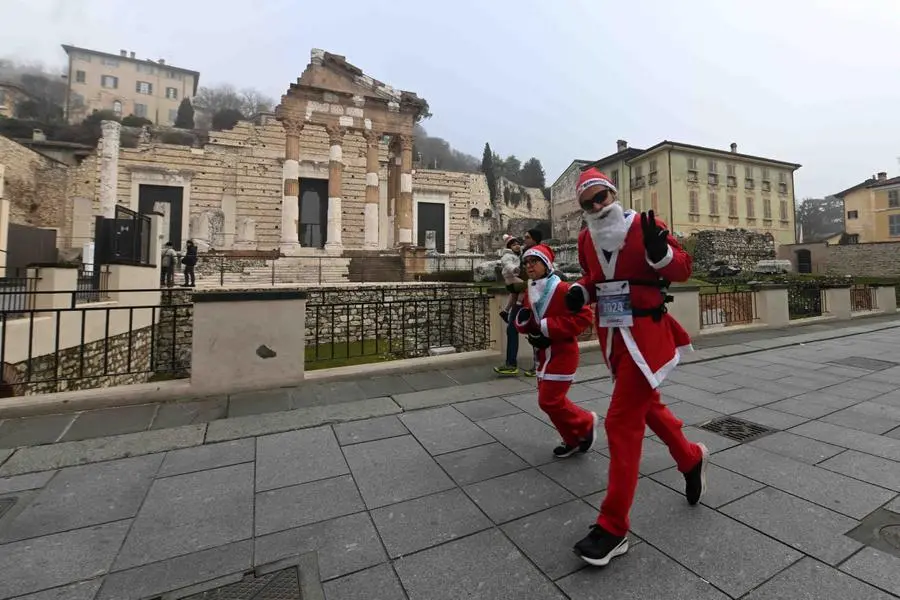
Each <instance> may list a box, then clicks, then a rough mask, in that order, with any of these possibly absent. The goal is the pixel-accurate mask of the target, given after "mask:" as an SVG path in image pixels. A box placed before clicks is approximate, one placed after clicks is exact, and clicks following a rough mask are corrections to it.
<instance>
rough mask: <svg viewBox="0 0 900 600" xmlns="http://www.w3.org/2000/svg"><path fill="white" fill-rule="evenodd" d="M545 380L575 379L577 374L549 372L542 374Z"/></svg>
mask: <svg viewBox="0 0 900 600" xmlns="http://www.w3.org/2000/svg"><path fill="white" fill-rule="evenodd" d="M540 377H541V379H543V380H544V381H575V374H574V373H572V374H571V375H559V374H557V373H548V374H544V375H541V376H540Z"/></svg>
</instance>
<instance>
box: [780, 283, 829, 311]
mask: <svg viewBox="0 0 900 600" xmlns="http://www.w3.org/2000/svg"><path fill="white" fill-rule="evenodd" d="M827 310H828V308H827V307H826V305H825V288H823V287H822V286H821V285H819V284H818V283H817V282H802V283H794V284H791V285H789V286H788V313H789V314H790V318H791V319H808V318H810V317H821V316H822V315H823V314H824V313H825V312H827Z"/></svg>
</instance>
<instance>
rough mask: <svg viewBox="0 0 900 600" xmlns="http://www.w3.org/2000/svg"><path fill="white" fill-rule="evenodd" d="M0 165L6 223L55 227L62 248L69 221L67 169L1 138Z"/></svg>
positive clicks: (68, 228)
mask: <svg viewBox="0 0 900 600" xmlns="http://www.w3.org/2000/svg"><path fill="white" fill-rule="evenodd" d="M0 163H2V164H3V165H5V166H6V188H5V191H4V197H5V198H6V199H8V200H9V201H10V207H9V219H10V222H11V223H16V224H19V225H31V226H33V227H55V228H59V229H60V233H59V236H58V244H59V245H61V246H62V245H65V244H66V242H67V239H66V235H67V234H66V232H67V231H69V230H70V226H69V223H70V218H71V216H70V215H71V213H70V211H68V210H67V207H68V205H67V203H66V198H67V185H68V167H66V165H64V164H63V163H61V162H57V161H55V160H53V159H50V158H47V157H46V156H42V155H40V154H38V153H37V152H34V151H32V150H29V149H28V148H26V147H25V146H23V145H21V144H18V143H16V142H14V141H12V140H10V139H9V138H7V137H4V136H2V135H0Z"/></svg>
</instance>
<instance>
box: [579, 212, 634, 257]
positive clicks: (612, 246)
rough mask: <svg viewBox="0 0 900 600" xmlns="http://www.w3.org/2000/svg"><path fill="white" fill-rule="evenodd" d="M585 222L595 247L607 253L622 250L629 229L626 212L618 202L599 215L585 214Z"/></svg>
mask: <svg viewBox="0 0 900 600" xmlns="http://www.w3.org/2000/svg"><path fill="white" fill-rule="evenodd" d="M584 220H585V221H586V222H587V226H588V230H589V231H590V233H591V239H592V240H593V241H594V245H595V246H597V247H599V248H600V249H601V250H606V251H607V252H615V251H617V250H621V249H622V246H624V245H625V236H626V235H628V227H627V225H626V224H625V210H624V209H623V208H622V205H621V204H619V203H618V202H613V203H612V204H610V205H609V206H607V207H606V208H604V209H603V210H602V211H600V212H597V213H585V215H584Z"/></svg>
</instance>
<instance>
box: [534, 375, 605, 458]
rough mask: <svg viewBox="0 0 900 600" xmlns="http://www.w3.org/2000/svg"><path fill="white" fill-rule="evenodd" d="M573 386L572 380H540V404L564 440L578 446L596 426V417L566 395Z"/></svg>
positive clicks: (570, 444)
mask: <svg viewBox="0 0 900 600" xmlns="http://www.w3.org/2000/svg"><path fill="white" fill-rule="evenodd" d="M571 386H572V382H571V381H548V380H546V379H541V380H539V381H538V405H539V406H540V407H541V410H542V411H544V412H545V413H547V416H548V417H550V420H551V421H552V422H553V425H554V427H556V430H557V431H558V432H559V435H560V436H561V437H562V439H563V442H565V443H566V444H568V445H569V446H576V445H578V442H579V441H581V440H582V439H583V438H584V437H585V436H587V434H588V432H590V430H591V429H592V428H593V427H594V417H593V415H591V412H590V411H588V410H585V409H583V408H581V407H580V406H578V405H577V404H575V403H574V402H572V401H571V400H569V398H568V397H566V394H567V393H568V391H569V388H570V387H571Z"/></svg>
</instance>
